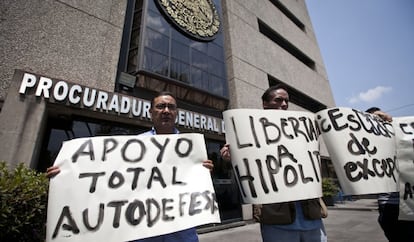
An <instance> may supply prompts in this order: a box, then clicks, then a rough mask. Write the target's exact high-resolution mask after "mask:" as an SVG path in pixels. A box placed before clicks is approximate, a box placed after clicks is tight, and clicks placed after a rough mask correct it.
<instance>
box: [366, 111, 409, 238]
mask: <svg viewBox="0 0 414 242" xmlns="http://www.w3.org/2000/svg"><path fill="white" fill-rule="evenodd" d="M366 112H367V113H371V114H374V115H376V116H378V117H379V118H381V119H382V120H384V121H385V122H390V123H391V122H392V117H391V116H390V115H389V114H387V113H385V112H383V111H381V109H379V108H378V107H371V108H369V109H367V110H366ZM397 129H398V127H397ZM399 204H400V193H399V192H390V193H381V194H379V195H378V212H379V216H378V223H379V224H380V225H381V228H382V230H383V231H384V234H385V236H386V237H387V239H388V241H390V242H393V241H395V242H404V241H407V242H408V241H412V240H414V221H408V220H407V221H406V220H399V219H398V215H399V209H400V208H399Z"/></svg>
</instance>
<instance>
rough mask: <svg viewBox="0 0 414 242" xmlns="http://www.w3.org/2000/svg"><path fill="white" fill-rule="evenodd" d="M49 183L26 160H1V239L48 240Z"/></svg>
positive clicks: (43, 175)
mask: <svg viewBox="0 0 414 242" xmlns="http://www.w3.org/2000/svg"><path fill="white" fill-rule="evenodd" d="M48 185H49V181H48V179H47V178H46V176H45V174H43V173H37V172H36V171H34V170H32V169H30V168H28V167H26V166H25V165H24V164H23V163H21V164H19V165H17V167H16V168H15V169H14V170H9V168H8V167H7V163H6V162H0V231H1V233H0V241H22V242H25V241H45V238H46V212H47V194H48Z"/></svg>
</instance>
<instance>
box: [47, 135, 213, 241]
mask: <svg viewBox="0 0 414 242" xmlns="http://www.w3.org/2000/svg"><path fill="white" fill-rule="evenodd" d="M206 159H207V155H206V149H205V143H204V138H203V136H202V135H201V134H179V135H156V136H110V137H93V138H81V139H74V140H71V141H68V142H65V143H64V144H63V147H62V149H61V151H60V152H59V155H58V157H57V159H56V161H55V165H57V166H59V167H60V169H61V172H60V173H59V174H58V175H57V176H56V177H54V178H52V179H51V182H50V190H49V203H48V218H47V221H48V222H47V241H128V240H133V239H139V238H145V237H151V236H155V235H160V234H166V233H170V232H174V231H178V230H182V229H186V228H190V227H194V226H197V225H201V224H206V223H215V222H220V218H219V214H218V208H217V202H216V199H215V194H214V189H213V185H212V182H211V178H210V174H209V171H208V170H207V169H206V168H204V167H203V166H202V164H201V163H202V161H203V160H206Z"/></svg>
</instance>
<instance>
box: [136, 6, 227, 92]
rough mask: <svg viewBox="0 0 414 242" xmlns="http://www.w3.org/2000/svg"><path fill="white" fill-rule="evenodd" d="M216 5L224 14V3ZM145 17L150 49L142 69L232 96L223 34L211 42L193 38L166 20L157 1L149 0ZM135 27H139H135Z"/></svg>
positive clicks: (147, 42) (145, 50) (146, 45)
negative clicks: (229, 93)
mask: <svg viewBox="0 0 414 242" xmlns="http://www.w3.org/2000/svg"><path fill="white" fill-rule="evenodd" d="M215 4H216V5H218V7H217V9H218V11H219V12H221V7H220V6H219V5H220V4H221V3H220V1H215ZM143 13H145V12H143ZM145 17H146V19H145V21H143V23H146V26H144V30H145V33H144V36H145V37H144V45H145V47H146V48H144V49H143V52H144V53H143V55H144V57H143V63H140V65H138V66H140V67H141V68H143V69H145V70H146V71H149V72H154V73H157V74H160V75H164V76H165V77H167V78H170V79H173V80H176V81H179V82H182V83H187V84H188V85H191V86H193V87H195V88H199V89H202V90H203V91H206V92H210V93H213V94H215V95H220V96H224V97H226V96H227V95H228V94H227V77H226V68H225V60H224V49H223V38H222V35H223V34H222V33H218V34H217V36H216V39H214V40H213V41H210V42H202V41H196V40H194V39H192V38H189V37H187V36H186V35H185V34H183V33H182V32H181V31H180V30H179V29H178V27H175V26H173V25H172V24H170V22H169V21H166V18H164V16H163V14H161V13H160V11H159V10H158V8H157V6H156V4H155V3H154V1H153V0H148V10H147V14H146V15H145ZM135 28H139V27H138V26H133V29H135ZM131 44H135V42H134V43H131ZM147 52H148V53H147ZM211 75H214V78H210V79H211V80H210V82H211V83H210V84H209V76H211Z"/></svg>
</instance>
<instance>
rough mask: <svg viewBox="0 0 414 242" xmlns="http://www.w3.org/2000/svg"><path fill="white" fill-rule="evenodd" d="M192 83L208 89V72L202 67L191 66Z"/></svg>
mask: <svg viewBox="0 0 414 242" xmlns="http://www.w3.org/2000/svg"><path fill="white" fill-rule="evenodd" d="M191 83H192V86H194V87H197V88H200V89H204V90H207V88H208V73H207V72H205V71H203V70H201V69H197V68H194V67H193V68H191Z"/></svg>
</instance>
